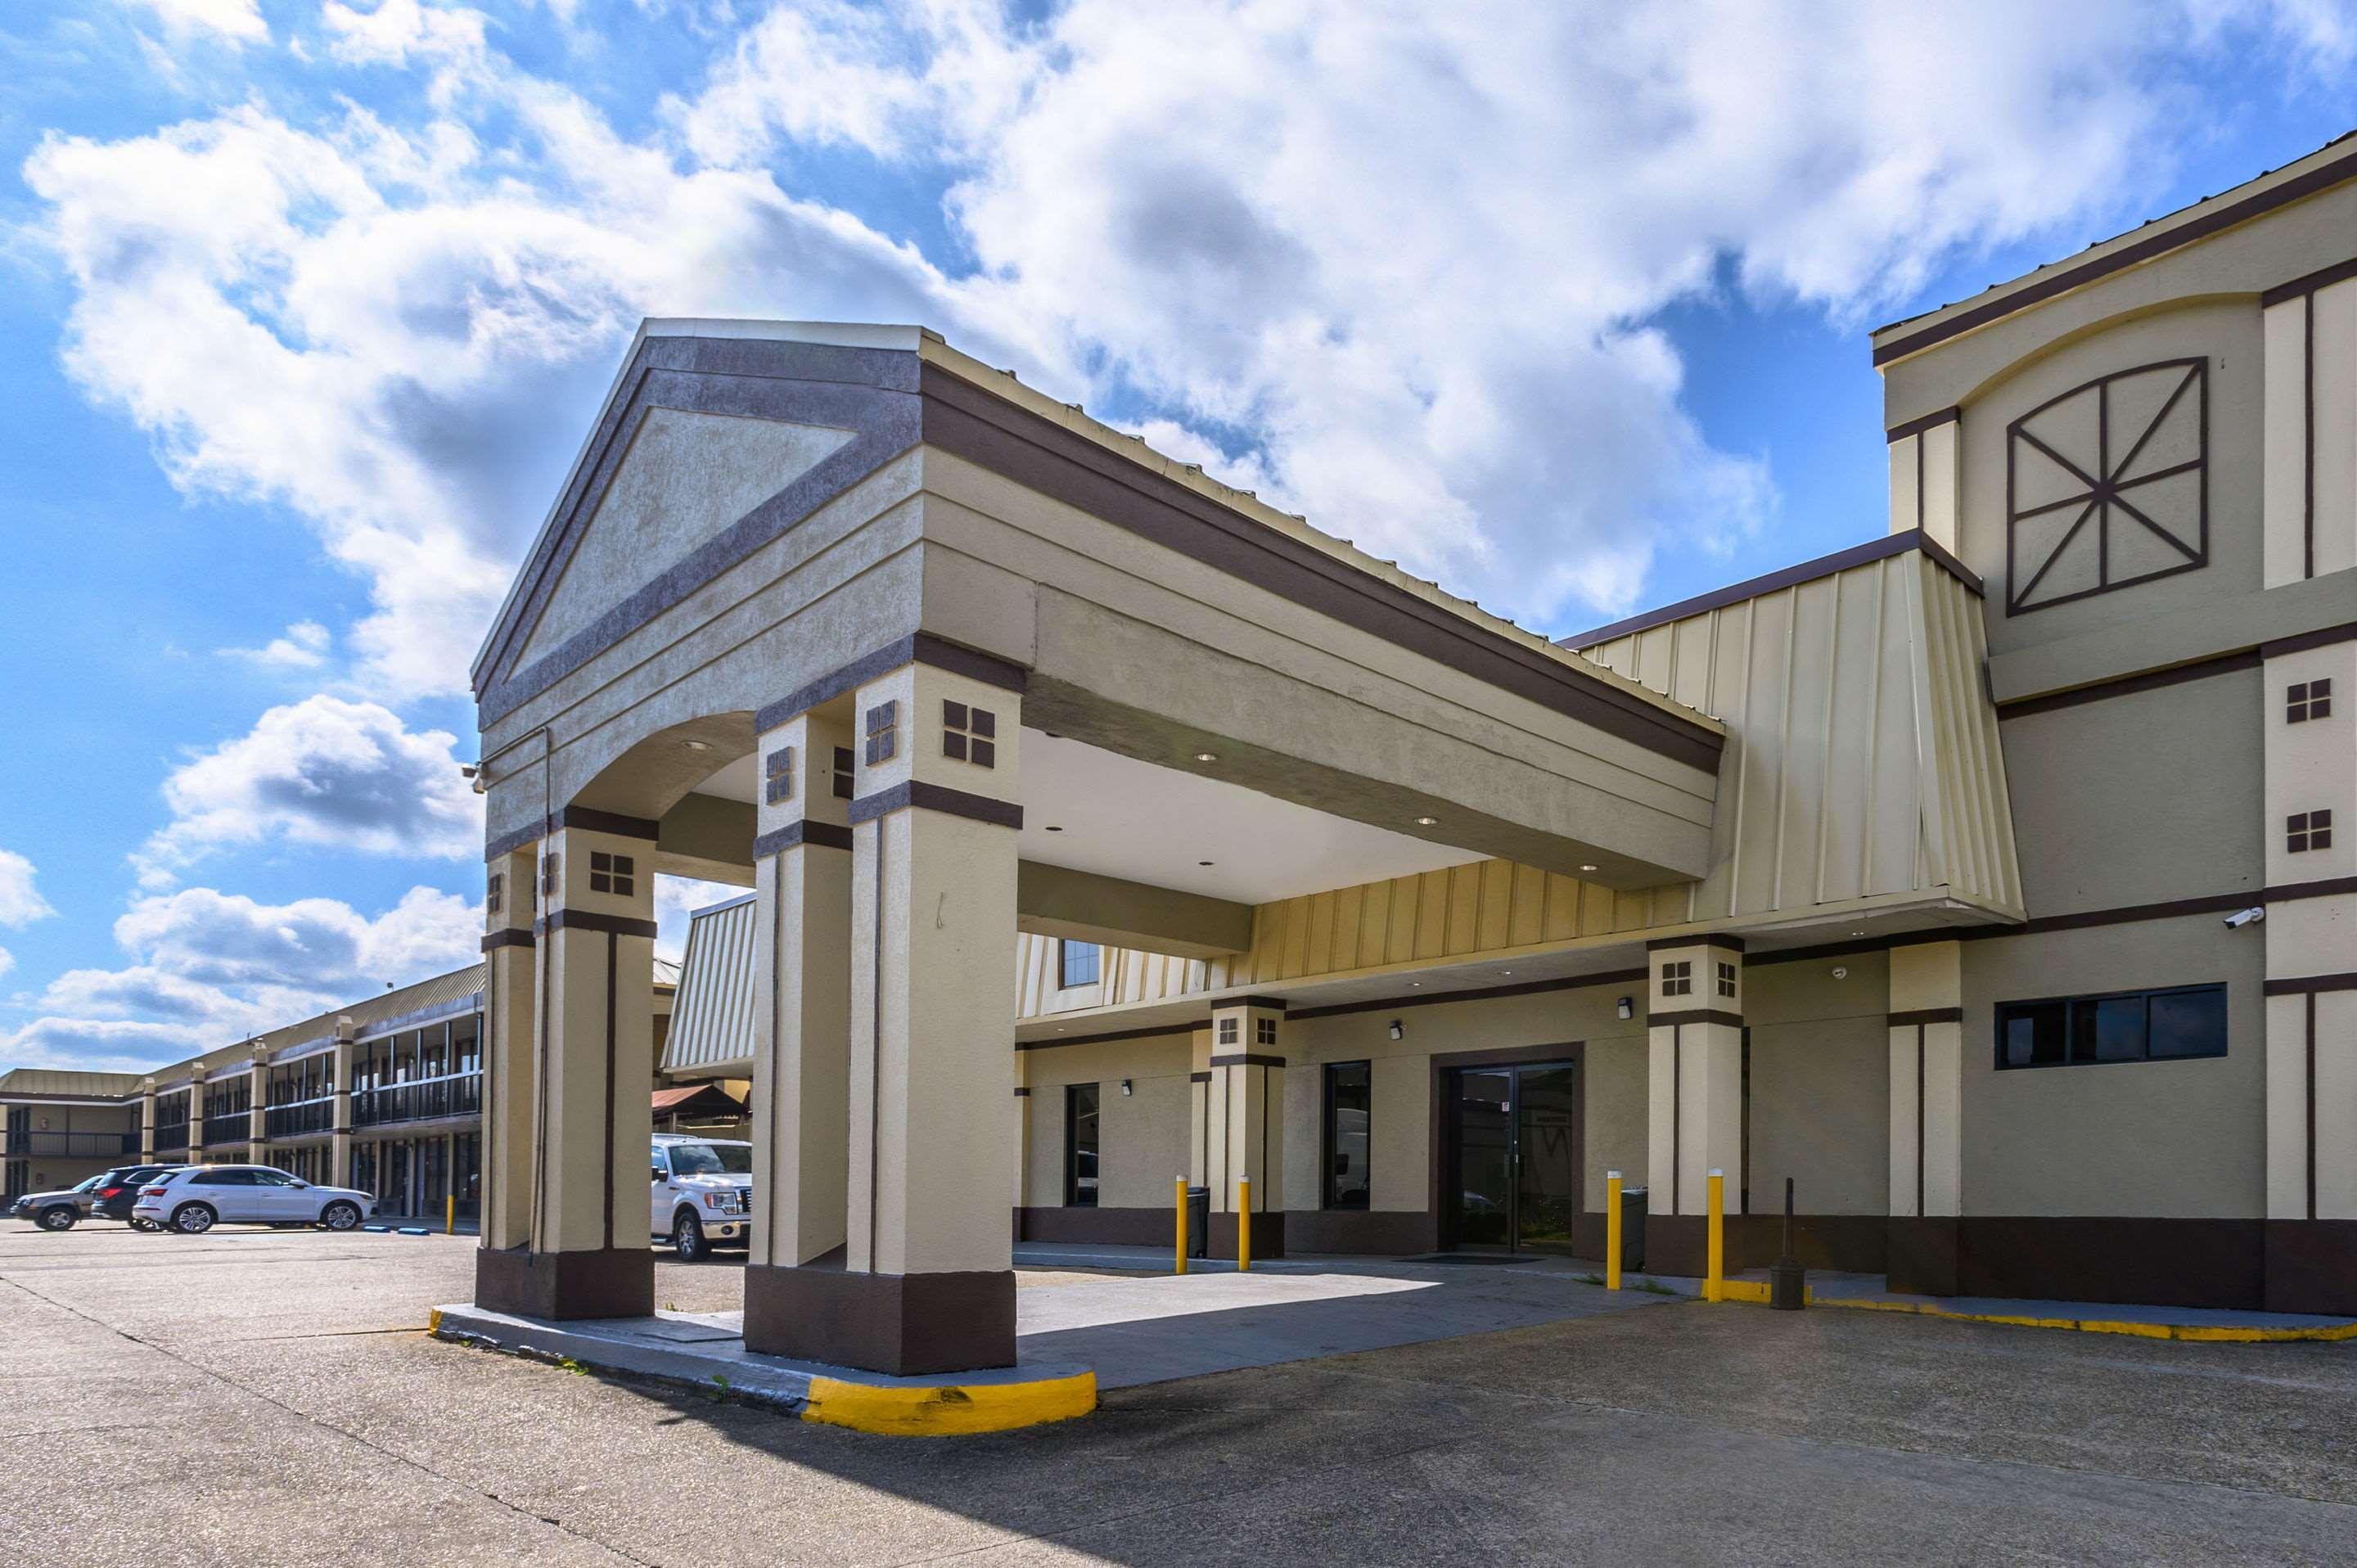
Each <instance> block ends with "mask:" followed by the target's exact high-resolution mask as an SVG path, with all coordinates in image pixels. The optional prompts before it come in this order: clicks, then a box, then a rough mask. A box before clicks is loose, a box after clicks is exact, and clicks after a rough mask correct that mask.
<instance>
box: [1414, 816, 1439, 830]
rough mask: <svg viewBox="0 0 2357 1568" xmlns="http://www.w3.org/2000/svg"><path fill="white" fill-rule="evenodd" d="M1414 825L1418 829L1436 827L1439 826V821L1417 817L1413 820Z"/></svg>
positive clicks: (1437, 819)
mask: <svg viewBox="0 0 2357 1568" xmlns="http://www.w3.org/2000/svg"><path fill="white" fill-rule="evenodd" d="M1415 825H1416V826H1417V827H1420V828H1430V827H1437V826H1439V825H1440V819H1439V818H1438V817H1418V818H1416V820H1415Z"/></svg>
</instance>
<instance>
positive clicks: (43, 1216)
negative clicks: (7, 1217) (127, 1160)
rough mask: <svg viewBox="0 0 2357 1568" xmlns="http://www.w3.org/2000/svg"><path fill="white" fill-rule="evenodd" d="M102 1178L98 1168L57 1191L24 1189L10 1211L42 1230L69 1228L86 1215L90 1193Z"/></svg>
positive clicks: (79, 1222)
mask: <svg viewBox="0 0 2357 1568" xmlns="http://www.w3.org/2000/svg"><path fill="white" fill-rule="evenodd" d="M105 1179H106V1173H105V1172H103V1171H102V1172H100V1173H99V1174H98V1175H96V1176H92V1177H91V1178H90V1179H89V1180H88V1181H86V1182H83V1183H81V1185H80V1186H78V1187H65V1188H63V1189H61V1190H59V1191H57V1192H28V1193H27V1194H26V1195H25V1196H24V1197H20V1198H18V1199H17V1200H16V1208H13V1209H11V1210H9V1212H10V1213H12V1214H14V1215H16V1217H17V1218H19V1219H29V1220H31V1221H32V1222H33V1223H34V1224H36V1225H38V1226H39V1227H40V1228H41V1229H42V1230H72V1229H73V1228H74V1227H75V1226H77V1225H79V1224H81V1222H82V1220H83V1219H87V1218H88V1217H89V1215H90V1206H91V1193H93V1192H94V1191H96V1190H97V1187H98V1184H99V1183H100V1182H102V1181H104V1180H105Z"/></svg>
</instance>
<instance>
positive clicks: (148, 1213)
mask: <svg viewBox="0 0 2357 1568" xmlns="http://www.w3.org/2000/svg"><path fill="white" fill-rule="evenodd" d="M375 1210H376V1198H375V1196H374V1195H373V1194H371V1193H365V1192H355V1191H354V1190H352V1189H351V1188H350V1187H314V1186H313V1185H312V1184H311V1183H309V1182H307V1181H305V1180H303V1179H301V1178H300V1177H298V1176H289V1175H288V1174H287V1173H286V1172H285V1171H282V1170H276V1169H274V1168H273V1167H271V1166H269V1165H194V1166H191V1167H190V1168H188V1169H187V1170H183V1171H174V1172H172V1173H171V1175H169V1176H161V1177H158V1178H157V1179H156V1180H155V1181H152V1182H149V1183H148V1184H147V1185H146V1186H145V1187H141V1188H140V1189H139V1200H138V1201H137V1202H136V1203H134V1204H133V1205H132V1206H131V1212H132V1213H133V1215H135V1217H137V1218H138V1219H147V1220H152V1221H154V1222H155V1223H156V1224H157V1225H160V1226H162V1227H163V1228H164V1229H165V1230H178V1232H180V1233H181V1234H182V1235H184V1236H201V1235H203V1234H204V1233H205V1232H206V1231H208V1230H211V1229H212V1228H213V1227H214V1226H215V1225H221V1224H237V1225H318V1226H324V1227H325V1228H326V1229H328V1230H352V1229H353V1228H354V1227H356V1226H358V1225H359V1224H360V1222H361V1220H363V1219H367V1218H368V1217H369V1216H370V1215H371V1214H372V1213H374V1212H375Z"/></svg>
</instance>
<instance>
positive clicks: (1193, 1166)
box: [1187, 1024, 1212, 1245]
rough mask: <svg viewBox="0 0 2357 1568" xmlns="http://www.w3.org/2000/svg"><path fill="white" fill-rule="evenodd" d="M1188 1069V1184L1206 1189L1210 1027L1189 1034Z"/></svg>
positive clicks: (1209, 1104) (1209, 1172)
mask: <svg viewBox="0 0 2357 1568" xmlns="http://www.w3.org/2000/svg"><path fill="white" fill-rule="evenodd" d="M1187 1066H1188V1074H1187V1090H1188V1092H1187V1185H1188V1186H1189V1187H1208V1186H1209V1184H1210V1182H1211V1172H1212V1166H1211V1079H1212V1072H1211V1026H1210V1025H1208V1024H1206V1025H1205V1026H1203V1027H1201V1028H1200V1029H1196V1030H1193V1031H1191V1032H1190V1033H1189V1035H1188V1036H1187ZM1208 1244H1209V1243H1208V1242H1207V1243H1206V1245H1208Z"/></svg>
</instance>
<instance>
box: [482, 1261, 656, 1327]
mask: <svg viewBox="0 0 2357 1568" xmlns="http://www.w3.org/2000/svg"><path fill="white" fill-rule="evenodd" d="M475 1305H477V1306H479V1307H482V1308H483V1309H484V1310H486V1311H488V1312H505V1313H511V1314H513V1315H514V1316H518V1317H545V1318H552V1319H559V1320H561V1319H565V1318H579V1317H651V1316H654V1310H655V1255H654V1253H653V1252H651V1251H649V1250H648V1249H646V1248H644V1247H617V1248H614V1249H613V1250H611V1251H586V1252H533V1251H527V1250H526V1249H524V1248H522V1247H513V1248H509V1249H506V1250H503V1251H502V1250H500V1249H495V1248H490V1247H479V1248H477V1249H476V1251H475Z"/></svg>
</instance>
